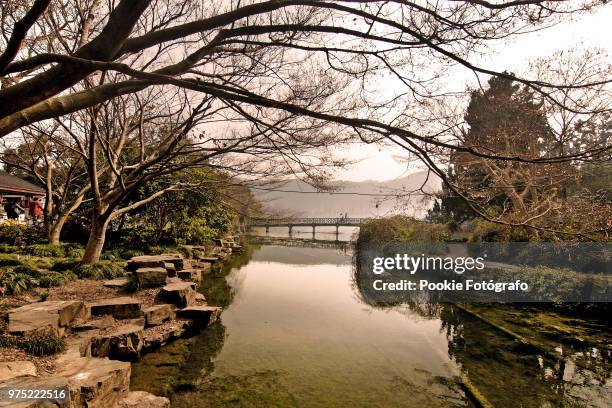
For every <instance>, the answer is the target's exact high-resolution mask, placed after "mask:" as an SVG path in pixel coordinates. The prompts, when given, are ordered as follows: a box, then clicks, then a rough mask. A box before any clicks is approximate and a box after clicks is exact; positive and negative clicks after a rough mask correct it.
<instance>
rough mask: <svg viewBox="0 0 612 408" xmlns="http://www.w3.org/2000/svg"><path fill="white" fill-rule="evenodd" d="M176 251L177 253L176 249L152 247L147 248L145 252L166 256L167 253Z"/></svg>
mask: <svg viewBox="0 0 612 408" xmlns="http://www.w3.org/2000/svg"><path fill="white" fill-rule="evenodd" d="M176 251H177V249H176V247H167V246H152V247H149V249H148V251H147V252H148V253H150V254H153V255H160V254H168V253H171V252H176Z"/></svg>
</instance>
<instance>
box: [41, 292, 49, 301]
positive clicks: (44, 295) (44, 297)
mask: <svg viewBox="0 0 612 408" xmlns="http://www.w3.org/2000/svg"><path fill="white" fill-rule="evenodd" d="M47 299H49V291H48V290H45V291H44V292H41V294H40V301H41V302H44V301H46V300H47Z"/></svg>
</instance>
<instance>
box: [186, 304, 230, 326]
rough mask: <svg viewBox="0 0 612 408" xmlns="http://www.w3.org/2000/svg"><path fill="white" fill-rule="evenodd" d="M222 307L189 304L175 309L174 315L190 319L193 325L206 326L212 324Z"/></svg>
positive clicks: (217, 317) (219, 314)
mask: <svg viewBox="0 0 612 408" xmlns="http://www.w3.org/2000/svg"><path fill="white" fill-rule="evenodd" d="M222 311H223V308H221V307H216V306H189V307H186V308H183V309H180V310H177V311H176V316H177V317H180V318H183V319H190V320H192V321H193V323H194V326H195V327H198V328H204V327H207V326H208V325H209V324H213V323H214V322H216V321H217V320H218V319H219V316H221V312H222Z"/></svg>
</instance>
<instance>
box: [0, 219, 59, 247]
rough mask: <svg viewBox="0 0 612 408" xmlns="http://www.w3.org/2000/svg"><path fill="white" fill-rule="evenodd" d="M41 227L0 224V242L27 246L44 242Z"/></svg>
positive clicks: (10, 223) (44, 238) (44, 237)
mask: <svg viewBox="0 0 612 408" xmlns="http://www.w3.org/2000/svg"><path fill="white" fill-rule="evenodd" d="M46 239H47V237H46V234H45V231H44V228H43V227H42V226H35V227H28V226H27V225H26V224H18V223H15V222H5V223H3V224H0V242H1V243H4V244H8V245H29V244H35V243H42V242H45V241H46Z"/></svg>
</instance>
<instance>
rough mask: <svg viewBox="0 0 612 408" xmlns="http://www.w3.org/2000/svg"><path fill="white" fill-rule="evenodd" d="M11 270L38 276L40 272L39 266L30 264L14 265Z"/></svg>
mask: <svg viewBox="0 0 612 408" xmlns="http://www.w3.org/2000/svg"><path fill="white" fill-rule="evenodd" d="M10 270H11V271H12V272H14V273H23V274H26V275H29V276H38V275H39V273H40V272H39V270H38V268H36V267H33V266H32V265H28V264H25V265H17V266H13V267H11V268H10Z"/></svg>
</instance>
